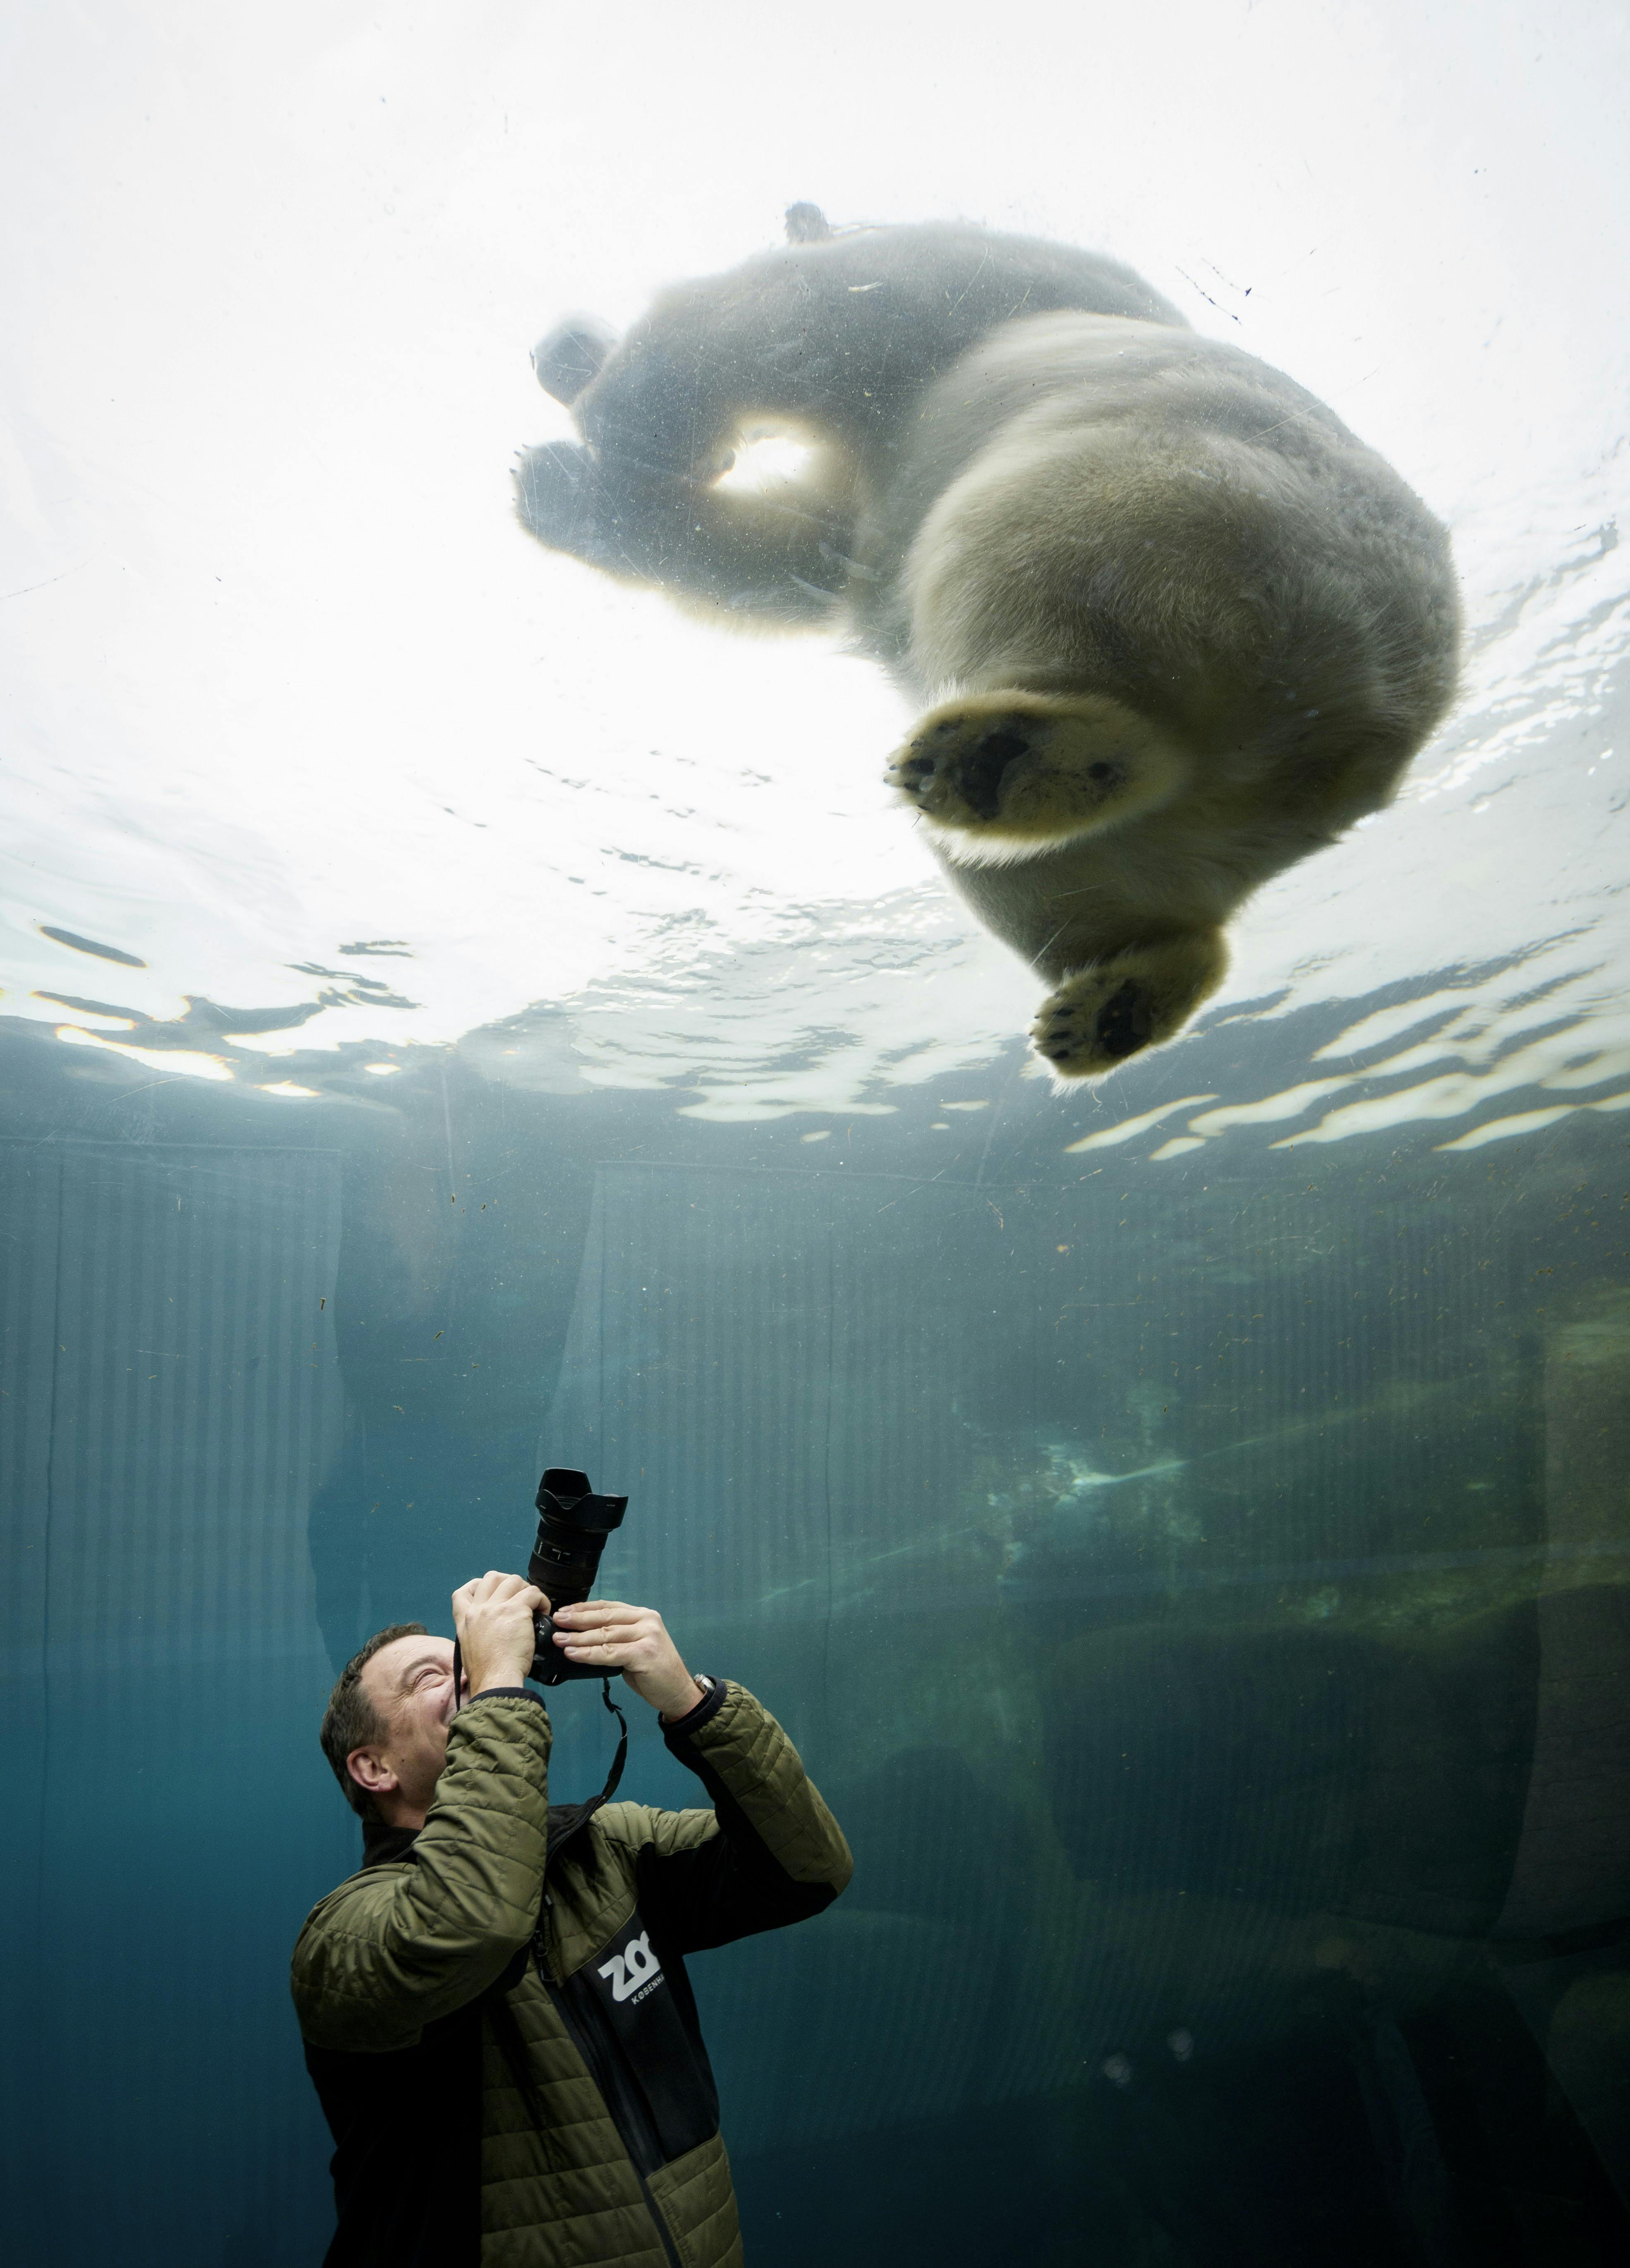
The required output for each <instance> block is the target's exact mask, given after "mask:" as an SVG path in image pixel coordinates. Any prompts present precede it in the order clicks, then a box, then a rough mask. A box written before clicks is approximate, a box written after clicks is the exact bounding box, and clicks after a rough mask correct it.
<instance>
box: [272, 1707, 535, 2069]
mask: <svg viewBox="0 0 1630 2268" xmlns="http://www.w3.org/2000/svg"><path fill="white" fill-rule="evenodd" d="M548 1833H549V1718H548V1715H547V1713H546V1712H545V1711H544V1710H543V1708H542V1706H541V1705H540V1704H539V1703H538V1702H536V1701H535V1700H531V1699H527V1698H523V1697H520V1696H515V1697H508V1696H501V1695H495V1694H489V1695H486V1696H483V1697H481V1698H479V1699H477V1700H475V1701H472V1702H470V1703H469V1704H468V1705H467V1706H466V1707H465V1708H463V1709H461V1711H460V1712H459V1714H458V1716H457V1718H456V1719H454V1724H453V1727H452V1729H451V1731H450V1732H449V1734H448V1736H447V1761H446V1767H445V1769H444V1770H443V1772H442V1775H441V1778H440V1779H439V1781H438V1783H437V1786H436V1800H435V1802H434V1803H433V1804H432V1805H431V1810H430V1814H429V1816H428V1817H427V1818H426V1820H425V1823H424V1828H423V1830H421V1832H420V1834H419V1836H418V1837H417V1840H416V1842H415V1843H414V1845H413V1849H412V1853H411V1855H410V1857H409V1859H407V1860H406V1861H405V1862H403V1863H402V1864H401V1865H395V1866H383V1867H374V1868H371V1869H369V1870H368V1871H366V1872H365V1873H363V1874H353V1875H352V1876H351V1878H350V1881H346V1882H342V1883H341V1884H340V1887H339V1888H338V1889H336V1890H335V1891H333V1892H332V1893H331V1894H330V1895H329V1896H328V1897H326V1898H325V1899H323V1901H322V1903H321V1905H318V1906H316V1907H314V1908H313V1911H312V1912H311V1913H310V1915H309V1916H308V1917H307V1918H306V1926H305V1927H304V1929H302V1931H301V1932H300V1935H299V1942H298V1944H297V1945H296V1947H295V1948H294V1968H293V1980H292V1981H293V1988H294V2005H295V2007H296V2010H297V2012H298V2014H299V2020H300V2029H301V2031H302V2032H303V2033H304V2035H305V2036H306V2039H307V2040H309V2041H310V2042H311V2043H312V2045H313V2047H323V2048H338V2049H342V2050H348V2051H351V2052H353V2053H358V2052H359V2053H364V2054H369V2053H372V2054H380V2053H384V2052H386V2051H388V2050H390V2049H393V2048H402V2047H410V2046H412V2045H413V2043H414V2042H415V2041H416V2040H417V2037H418V2036H419V2033H420V2031H421V2029H423V2028H424V2025H426V2024H428V2023H431V2022H432V2021H434V2020H435V2019H436V2018H437V2017H439V2016H446V2015H450V2014H452V2013H453V2011H454V2009H455V2008H461V2007H464V2005H465V2004H466V2002H468V2001H469V2000H472V1999H475V1998H476V1995H477V1994H478V1993H480V1992H484V1991H485V1990H486V1988H487V1986H488V1985H490V1984H491V1983H492V1982H493V1981H494V1979H495V1978H496V1977H499V1976H501V1975H502V1974H503V1972H504V1970H505V1966H506V1965H507V1964H508V1962H510V1960H511V1959H512V1957H513V1955H514V1954H515V1953H516V1952H517V1951H518V1950H519V1949H520V1947H522V1946H523V1945H525V1944H526V1943H527V1940H528V1939H529V1938H530V1937H531V1935H532V1933H533V1930H534V1928H535V1926H536V1923H537V1917H538V1907H539V1904H540V1901H541V1900H542V1894H543V1860H544V1854H545V1851H546V1849H547V1845H548Z"/></svg>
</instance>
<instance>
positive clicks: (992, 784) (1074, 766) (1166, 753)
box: [889, 692, 1189, 845]
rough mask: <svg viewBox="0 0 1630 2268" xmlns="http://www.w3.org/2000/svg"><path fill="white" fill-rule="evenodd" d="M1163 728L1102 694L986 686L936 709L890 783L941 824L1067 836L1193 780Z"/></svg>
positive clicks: (1007, 839)
mask: <svg viewBox="0 0 1630 2268" xmlns="http://www.w3.org/2000/svg"><path fill="white" fill-rule="evenodd" d="M1188 770H1189V767H1188V762H1187V759H1186V758H1185V757H1184V755H1183V753H1182V751H1181V750H1180V749H1179V748H1178V747H1177V745H1176V742H1175V741H1174V740H1172V739H1171V738H1170V737H1169V735H1168V734H1166V733H1163V732H1162V730H1161V729H1160V727H1159V726H1157V725H1153V724H1151V723H1150V722H1149V721H1148V720H1147V718H1142V717H1140V716H1138V715H1137V714H1136V713H1135V712H1134V711H1132V710H1130V709H1127V708H1125V707H1124V706H1123V705H1122V703H1119V702H1118V701H1110V700H1108V699H1106V698H1103V697H1102V696H1098V695H1095V694H1081V695H1055V694H1044V693H1017V692H1014V693H979V694H971V695H970V696H967V697H966V698H964V699H963V700H960V701H948V702H946V703H944V704H943V705H942V706H941V707H940V708H938V709H933V710H930V711H929V712H928V714H927V716H926V717H925V718H922V720H921V721H920V723H919V724H918V725H917V726H916V727H915V729H914V730H913V732H912V733H911V739H910V740H907V741H906V743H905V745H904V747H900V748H896V751H895V753H894V755H893V756H892V757H891V758H890V759H889V784H890V785H891V786H893V787H896V788H897V789H898V790H899V791H900V792H901V794H902V795H904V797H905V799H906V800H907V801H908V802H909V803H911V804H913V805H914V806H916V808H917V809H918V811H920V812H921V813H922V814H924V816H925V817H926V818H927V819H931V820H933V821H935V822H936V824H938V825H939V826H941V827H947V828H956V829H958V830H959V832H960V833H963V834H964V835H967V836H975V837H978V836H983V837H985V838H987V839H989V838H996V839H997V840H999V841H1000V842H1003V843H1011V844H1014V845H1017V844H1021V843H1057V842H1066V841H1068V840H1069V838H1070V837H1071V836H1077V835H1086V834H1090V833H1091V832H1092V831H1093V830H1094V829H1095V828H1100V827H1107V826H1109V825H1110V824H1112V823H1113V822H1114V821H1117V820H1120V819H1128V818H1131V817H1132V815H1133V814H1136V813H1138V812H1140V811H1148V810H1151V809H1152V808H1153V807H1154V806H1155V805H1156V804H1160V803H1164V802H1165V801H1166V800H1167V799H1169V797H1170V796H1172V795H1174V794H1175V793H1176V791H1177V790H1178V788H1179V787H1181V785H1182V784H1183V783H1184V780H1185V779H1186V778H1187V777H1188Z"/></svg>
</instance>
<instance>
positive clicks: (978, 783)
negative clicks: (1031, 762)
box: [956, 725, 1030, 819]
mask: <svg viewBox="0 0 1630 2268" xmlns="http://www.w3.org/2000/svg"><path fill="white" fill-rule="evenodd" d="M1029 753H1030V740H1029V733H1024V732H1022V731H1019V730H1016V729H1015V728H1014V725H997V726H996V727H995V729H994V730H993V731H992V732H989V733H985V734H984V735H983V736H982V737H981V738H980V739H979V740H976V741H975V742H974V744H973V746H972V747H971V748H970V749H969V751H968V753H967V754H966V755H964V756H963V757H962V758H961V759H960V760H959V762H958V763H957V767H956V785H957V789H958V792H960V794H961V796H962V799H963V802H964V803H966V804H967V805H968V806H969V807H970V810H973V811H977V813H978V814H979V816H980V818H981V819H994V818H995V817H996V815H997V814H998V812H999V811H1000V809H1001V807H1002V777H1003V775H1004V774H1005V773H1006V771H1007V767H1008V765H1009V764H1011V763H1015V762H1017V761H1018V759H1019V758H1020V757H1021V756H1028V755H1029Z"/></svg>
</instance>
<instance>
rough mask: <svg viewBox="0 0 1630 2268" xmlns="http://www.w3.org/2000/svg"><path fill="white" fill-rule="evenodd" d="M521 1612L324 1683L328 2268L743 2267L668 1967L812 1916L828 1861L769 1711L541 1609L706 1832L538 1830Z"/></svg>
mask: <svg viewBox="0 0 1630 2268" xmlns="http://www.w3.org/2000/svg"><path fill="white" fill-rule="evenodd" d="M548 1611H549V1605H548V1601H547V1600H546V1599H545V1597H544V1595H543V1594H542V1592H541V1591H539V1590H538V1589H536V1588H535V1587H533V1586H532V1585H530V1584H528V1583H527V1582H526V1581H524V1580H522V1578H521V1577H520V1576H519V1575H505V1574H497V1573H489V1574H487V1575H483V1577H481V1578H480V1580H477V1581H475V1582H470V1583H467V1584H465V1585H464V1586H463V1587H462V1588H461V1589H460V1590H458V1591H455V1592H454V1594H453V1616H454V1626H455V1628H456V1630H457V1632H458V1639H459V1645H460V1647H461V1653H462V1662H463V1675H462V1677H461V1678H458V1679H457V1680H456V1683H455V1676H456V1673H455V1667H454V1644H453V1641H452V1640H451V1639H448V1638H435V1637H432V1636H431V1635H429V1634H428V1633H427V1632H426V1631H424V1628H423V1626H422V1625H421V1624H402V1625H398V1626H397V1627H395V1628H393V1629H390V1630H386V1631H380V1632H379V1633H378V1635H377V1636H376V1637H374V1638H370V1639H369V1641H368V1643H367V1645H366V1646H364V1647H363V1648H362V1650H361V1652H360V1653H358V1654H357V1655H356V1656H355V1657H354V1658H353V1660H352V1661H350V1662H349V1663H347V1665H346V1668H345V1669H344V1671H343V1674H342V1675H341V1677H340V1679H339V1682H338V1683H337V1684H336V1686H335V1688H334V1691H333V1694H332V1696H331V1697H330V1699H329V1703H328V1712H327V1714H326V1716H325V1717H324V1719H323V1727H322V1743H323V1748H324V1751H325V1753H326V1754H327V1756H328V1761H329V1763H330V1764H331V1765H332V1766H333V1768H334V1771H335V1772H336V1777H337V1778H339V1780H340V1784H341V1786H342V1787H343V1789H344V1791H345V1793H346V1796H347V1799H348V1800H350V1803H351V1805H352V1808H354V1809H355V1810H357V1811H358V1812H360V1813H361V1815H362V1817H363V1820H364V1851H365V1856H364V1860H363V1867H362V1871H361V1873H360V1874H353V1875H352V1876H351V1877H350V1880H349V1881H345V1882H342V1883H341V1885H340V1886H339V1888H338V1889H336V1890H334V1891H332V1892H331V1893H330V1894H329V1896H328V1897H326V1898H325V1899H323V1901H322V1902H321V1904H320V1905H318V1906H317V1907H315V1908H314V1909H313V1912H312V1913H311V1915H310V1916H309V1917H308V1918H307V1920H306V1926H305V1927H304V1929H303V1930H302V1931H301V1933H300V1937H299V1943H298V1945H297V1946H296V1948H295V1953H294V1968H293V1985H294V1999H295V2005H296V2007H297V2009H298V2011H299V2021H300V2029H301V2031H302V2033H303V2034H304V2036H305V2039H306V2064H307V2066H308V2068H309V2069H310V2071H311V2074H312V2077H313V2080H315V2082H316V2086H317V2091H318V2094H319V2095H320V2096H321V2102H322V2107H323V2110H324V2113H325V2115H326V2116H327V2117H328V2124H329V2126H330V2128H331V2130H332V2132H333V2134H334V2139H335V2144H336V2149H335V2155H334V2161H333V2170H334V2185H335V2195H336V2205H337V2209H338V2215H339V2228H338V2233H337V2235H336V2237H335V2240H334V2242H333V2244H332V2246H331V2247H330V2249H329V2251H328V2268H373V2264H376V2263H377V2264H380V2268H386V2264H388V2268H415V2264H420V2263H423V2264H424V2268H431V2264H434V2268H464V2264H468V2268H476V2264H482V2268H557V2264H560V2268H564V2264H567V2263H571V2264H574V2268H575V2264H583V2268H588V2264H593V2268H622V2264H627V2268H635V2264H638V2268H680V2263H681V2262H683V2263H684V2264H685V2268H728V2264H735V2263H739V2262H740V2260H741V2237H740V2235H739V2233H738V2229H737V2224H736V2208H735V2198H734V2192H733V2191H732V2188H731V2181H730V2168H729V2163H728V2161H727V2159H726V2155H725V2148H724V2144H723V2142H722V2140H721V2139H720V2137H719V2102H718V2095H717V2093H716V2090H715V2088H714V2084H713V2076H712V2071H711V2069H710V2068H709V2065H708V2060H707V2053H706V2050H705V2049H704V2046H703V2043H702V2036H701V2032H700V2029H699V2028H698V2024H697V2010H696V2003H695V2000H694V1999H693V1998H692V1995H691V1990H690V1982H689V1980H688V1978H687V1977H686V1975H685V1970H684V1965H683V1956H684V1955H686V1954H688V1953H693V1952H697V1951H700V1950H701V1949H702V1948H705V1947H708V1946H714V1945H725V1944H727V1943H728V1942H729V1941H730V1940H732V1939H734V1938H738V1937H745V1936H749V1935H750V1934H752V1933H754V1932H755V1931H757V1930H764V1929H774V1928H778V1927H779V1926H781V1925H782V1924H784V1923H786V1922H793V1921H801V1920H803V1919H805V1918H807V1917H808V1916H809V1915H812V1914H816V1913H819V1912H820V1911H822V1909H823V1908H824V1907H825V1906H828V1905H830V1903H831V1902H832V1900H833V1899H834V1898H835V1897H836V1896H837V1894H838V1892H839V1891H840V1890H841V1889H843V1887H844V1885H845V1882H846V1881H848V1879H849V1875H850V1871H851V1861H850V1857H849V1850H848V1846H847V1845H846V1844H845V1841H844V1838H843V1836H842V1834H841V1833H840V1831H839V1830H838V1828H837V1824H836V1823H835V1822H834V1820H833V1818H832V1816H831V1814H830V1812H829V1811H828V1809H827V1808H826V1806H825V1804H824V1803H822V1800H821V1798H820V1796H819V1794H818V1793H816V1791H815V1788H814V1787H813V1786H811V1785H810V1783H809V1781H808V1778H806V1776H805V1773H804V1769H803V1766H802V1764H801V1763H800V1761H799V1757H798V1754H797V1751H796V1750H795V1749H793V1744H792V1742H790V1741H789V1740H788V1739H787V1737H786V1735H785V1733H784V1732H783V1731H782V1730H781V1727H779V1726H778V1724H777V1723H776V1721H775V1719H774V1718H773V1717H771V1715H770V1714H769V1712H767V1711H766V1710H765V1709H763V1707H761V1705H759V1703H758V1702H756V1700H755V1699H754V1698H753V1697H752V1695H751V1694H750V1693H748V1692H746V1691H744V1690H743V1689H742V1688H741V1686H739V1685H729V1684H726V1683H722V1682H721V1683H717V1684H715V1683H713V1682H712V1680H711V1679H707V1678H695V1677H692V1675H690V1671H689V1670H688V1669H687V1668H685V1666H684V1664H683V1662H682V1661H681V1660H680V1657H679V1653H678V1651H677V1649H676V1648H675V1645H674V1642H673V1640H672V1638H670V1637H669V1636H668V1634H667V1631H666V1630H665V1629H664V1627H663V1624H662V1619H661V1616H660V1615H658V1614H656V1613H655V1612H653V1610H652V1609H650V1608H648V1607H631V1606H623V1605H621V1604H619V1603H618V1602H616V1601H594V1602H587V1603H584V1604H579V1605H575V1606H567V1607H563V1608H562V1609H561V1610H560V1612H559V1614H558V1615H557V1616H556V1624H555V1633H554V1643H555V1645H556V1646H559V1647H561V1648H562V1649H563V1651H564V1653H565V1655H566V1657H567V1659H568V1660H569V1661H572V1662H574V1663H576V1664H578V1665H579V1675H581V1674H582V1672H583V1671H584V1670H595V1669H598V1668H599V1667H600V1666H601V1665H602V1664H603V1665H605V1668H606V1670H607V1674H611V1672H612V1671H613V1670H615V1669H616V1668H621V1670H622V1672H623V1678H624V1681H625V1683H628V1684H629V1685H631V1687H632V1688H633V1690H634V1691H635V1692H636V1693H637V1694H638V1695H639V1697H640V1698H641V1699H642V1700H644V1701H645V1702H648V1703H649V1704H650V1705H651V1706H652V1707H653V1709H655V1710H657V1711H658V1712H659V1713H660V1722H661V1724H662V1727H663V1736H664V1738H665V1740H666V1741H667V1746H668V1748H669V1749H670V1750H671V1751H672V1753H673V1754H674V1755H675V1756H677V1757H678V1758H679V1760H680V1762H681V1763H682V1764H685V1765H687V1766H688V1767H689V1768H690V1770H691V1771H694V1772H695V1773H696V1774H697V1778H699V1779H700V1780H701V1782H702V1784H703V1786H704V1788H705V1789H706V1791H707V1793H708V1796H709V1797H710V1799H711V1800H712V1807H713V1808H712V1810H696V1811H680V1812H673V1811H654V1810H652V1809H649V1808H646V1807H645V1805H643V1804H637V1803H608V1802H606V1801H605V1800H603V1799H601V1798H596V1799H595V1800H594V1801H592V1802H589V1803H584V1804H576V1805H567V1806H561V1805H555V1806H552V1807H551V1806H550V1804H549V1797H548V1781H549V1738H550V1733H549V1715H548V1712H547V1711H546V1709H545V1707H544V1705H543V1701H542V1697H541V1696H540V1695H538V1694H536V1693H534V1692H530V1691H528V1690H527V1688H526V1687H525V1686H524V1685H523V1683H522V1680H523V1679H524V1678H525V1677H526V1675H527V1672H528V1669H529V1668H530V1667H531V1665H532V1662H533V1653H534V1646H535V1626H534V1622H533V1616H534V1614H535V1613H537V1612H543V1613H547V1612H548Z"/></svg>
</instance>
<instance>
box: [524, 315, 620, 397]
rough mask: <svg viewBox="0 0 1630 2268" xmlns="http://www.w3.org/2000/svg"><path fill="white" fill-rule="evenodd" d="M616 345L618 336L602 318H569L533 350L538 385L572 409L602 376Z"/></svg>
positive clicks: (595, 316)
mask: <svg viewBox="0 0 1630 2268" xmlns="http://www.w3.org/2000/svg"><path fill="white" fill-rule="evenodd" d="M616 342H617V335H616V332H615V331H614V330H613V329H612V328H611V326H610V324H609V323H602V322H601V320H600V317H599V316H598V315H568V316H567V317H566V319H565V320H564V322H561V323H557V324H556V326H555V328H554V329H553V330H552V331H550V332H549V335H548V336H547V337H545V338H541V339H540V340H539V341H538V342H537V344H536V346H535V347H534V348H533V350H532V367H533V369H534V370H535V372H537V379H538V384H539V385H540V386H541V387H542V389H543V391H544V393H545V394H552V395H553V396H554V398H555V400H556V401H563V402H564V403H565V405H566V407H567V408H568V409H570V408H571V406H572V403H573V402H574V401H576V400H577V398H578V396H579V394H581V393H582V392H583V390H584V388H585V387H587V386H589V385H591V384H592V383H593V382H594V379H597V378H598V377H599V376H600V373H601V370H602V369H603V368H604V366H605V361H606V357H607V356H608V354H609V353H610V352H611V350H612V348H613V347H614V346H616Z"/></svg>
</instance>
